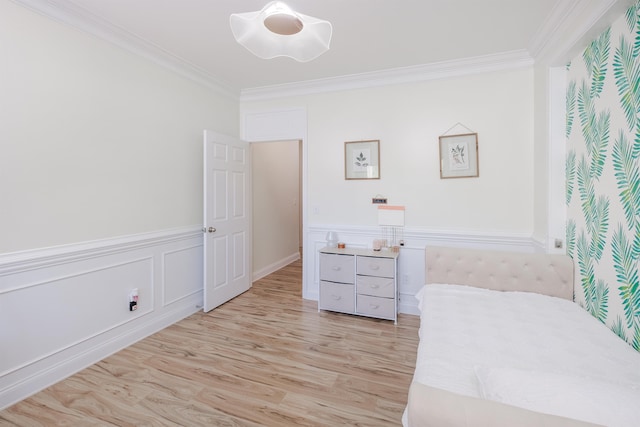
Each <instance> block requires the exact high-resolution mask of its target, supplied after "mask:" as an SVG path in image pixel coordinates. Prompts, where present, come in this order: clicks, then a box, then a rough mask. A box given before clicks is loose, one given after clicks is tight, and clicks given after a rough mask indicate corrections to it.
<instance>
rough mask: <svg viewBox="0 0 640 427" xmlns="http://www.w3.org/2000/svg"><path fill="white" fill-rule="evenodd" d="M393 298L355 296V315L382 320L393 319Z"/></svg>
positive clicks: (394, 301)
mask: <svg viewBox="0 0 640 427" xmlns="http://www.w3.org/2000/svg"><path fill="white" fill-rule="evenodd" d="M395 304H396V300H395V298H380V297H372V296H369V295H357V296H356V313H357V314H364V315H367V316H373V317H382V318H384V319H395Z"/></svg>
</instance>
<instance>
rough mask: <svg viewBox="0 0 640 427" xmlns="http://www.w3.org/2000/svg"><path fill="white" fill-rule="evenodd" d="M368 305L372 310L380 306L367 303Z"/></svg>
mask: <svg viewBox="0 0 640 427" xmlns="http://www.w3.org/2000/svg"><path fill="white" fill-rule="evenodd" d="M369 306H370V307H371V308H373V309H374V310H377V309H378V308H380V306H379V305H378V304H369Z"/></svg>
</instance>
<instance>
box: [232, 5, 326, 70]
mask: <svg viewBox="0 0 640 427" xmlns="http://www.w3.org/2000/svg"><path fill="white" fill-rule="evenodd" d="M229 22H230V24H231V32H232V33H233V36H234V37H235V39H236V41H237V42H238V43H240V44H241V45H242V46H244V47H246V48H247V49H248V50H249V51H250V52H251V53H253V54H254V55H256V56H258V57H260V58H263V59H271V58H275V57H277V56H287V57H289V58H293V59H295V60H296V61H299V62H308V61H311V60H312V59H315V58H317V57H318V56H320V55H322V54H323V53H324V52H326V51H327V50H329V43H330V42H331V31H332V28H331V23H330V22H329V21H324V20H322V19H318V18H314V17H313V16H307V15H303V14H301V13H297V12H295V11H294V10H293V9H291V8H290V7H289V6H287V5H286V4H284V3H283V2H281V1H272V2H271V3H269V4H267V5H266V6H265V7H264V8H263V9H262V10H260V11H258V12H247V13H233V14H231V17H230V18H229Z"/></svg>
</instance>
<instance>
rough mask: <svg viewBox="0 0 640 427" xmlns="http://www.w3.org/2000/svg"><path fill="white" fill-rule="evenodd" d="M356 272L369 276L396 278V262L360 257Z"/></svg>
mask: <svg viewBox="0 0 640 427" xmlns="http://www.w3.org/2000/svg"><path fill="white" fill-rule="evenodd" d="M356 262H357V265H358V266H357V268H356V271H357V272H358V274H365V275H367V276H380V277H395V272H396V271H395V270H396V269H395V261H394V260H393V259H391V258H374V257H369V256H359V257H358V260H357V261H356Z"/></svg>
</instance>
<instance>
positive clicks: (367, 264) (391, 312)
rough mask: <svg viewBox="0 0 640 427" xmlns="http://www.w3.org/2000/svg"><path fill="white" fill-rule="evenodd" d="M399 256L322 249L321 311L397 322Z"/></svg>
mask: <svg viewBox="0 0 640 427" xmlns="http://www.w3.org/2000/svg"><path fill="white" fill-rule="evenodd" d="M398 255H399V254H398V253H397V252H391V251H373V250H370V249H351V248H347V249H337V248H323V249H320V299H319V301H318V310H330V311H338V312H341V313H348V314H357V315H360V316H368V317H377V318H380V319H389V320H393V321H394V322H395V323H397V322H398V281H397V276H398Z"/></svg>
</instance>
